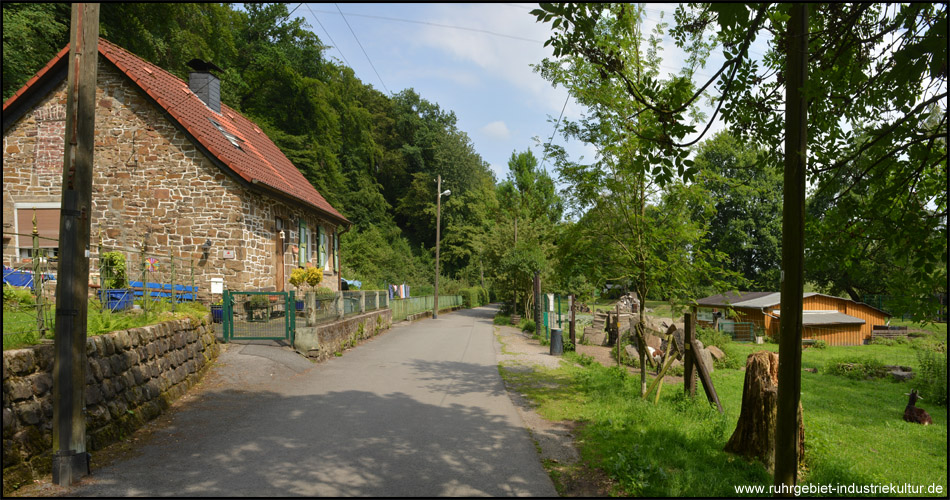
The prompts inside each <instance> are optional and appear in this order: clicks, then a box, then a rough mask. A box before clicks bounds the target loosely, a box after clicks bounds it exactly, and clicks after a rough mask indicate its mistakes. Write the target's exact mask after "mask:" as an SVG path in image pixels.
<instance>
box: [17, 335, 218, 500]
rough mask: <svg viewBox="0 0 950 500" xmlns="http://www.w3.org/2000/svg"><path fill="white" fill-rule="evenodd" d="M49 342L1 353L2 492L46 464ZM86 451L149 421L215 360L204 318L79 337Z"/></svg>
mask: <svg viewBox="0 0 950 500" xmlns="http://www.w3.org/2000/svg"><path fill="white" fill-rule="evenodd" d="M53 355H54V354H53V345H52V344H46V345H40V346H34V347H32V348H27V349H16V350H10V351H4V352H3V493H4V495H6V494H7V493H8V492H9V491H12V490H13V489H15V488H17V487H18V486H20V485H22V484H25V483H27V482H29V481H31V480H32V479H33V478H34V477H38V476H40V475H44V474H48V473H49V472H50V471H51V465H52V452H53V450H52V437H53V436H52V419H53V401H52V399H53V392H52V386H53V378H52V370H53ZM86 355H87V359H88V364H87V366H86V387H85V405H86V413H85V415H86V448H87V449H88V450H90V451H94V450H98V449H101V448H103V447H105V446H106V445H109V444H111V443H113V442H116V441H118V440H120V439H122V438H123V437H124V436H127V435H129V434H131V432H132V431H134V430H135V429H137V428H139V427H141V426H142V425H144V424H145V423H146V422H148V421H149V420H151V419H153V418H155V417H156V416H158V415H159V414H161V412H162V411H163V410H165V409H166V408H168V406H169V405H170V404H171V403H172V402H173V401H175V400H176V399H177V398H179V397H180V396H181V395H183V394H184V393H185V392H186V391H187V390H188V389H189V388H191V387H192V386H193V385H194V384H195V383H196V382H197V381H198V380H200V378H201V377H202V376H203V375H204V373H205V372H206V371H207V368H208V367H210V366H211V363H210V362H211V361H213V360H214V359H215V358H216V357H217V355H218V344H217V343H216V341H215V338H214V330H213V329H212V327H211V326H210V321H209V320H208V318H206V319H205V320H203V321H201V322H200V324H193V323H192V320H191V319H182V320H174V321H168V322H165V323H161V324H158V325H152V326H147V327H142V328H133V329H130V330H126V331H120V332H115V333H110V334H106V335H99V336H95V337H90V338H88V339H87V340H86Z"/></svg>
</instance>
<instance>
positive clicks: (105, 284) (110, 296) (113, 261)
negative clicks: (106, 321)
mask: <svg viewBox="0 0 950 500" xmlns="http://www.w3.org/2000/svg"><path fill="white" fill-rule="evenodd" d="M99 269H100V273H101V276H102V288H101V289H100V290H99V300H100V302H101V303H102V306H103V308H108V309H109V310H110V311H124V310H126V309H128V308H130V307H132V298H133V296H134V293H133V291H132V290H131V289H129V288H128V286H129V282H128V278H127V277H126V267H125V254H123V253H122V252H103V253H102V255H100V256H99Z"/></svg>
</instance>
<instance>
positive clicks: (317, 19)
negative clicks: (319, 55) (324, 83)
mask: <svg viewBox="0 0 950 500" xmlns="http://www.w3.org/2000/svg"><path fill="white" fill-rule="evenodd" d="M305 5H306V6H307V10H309V11H310V15H311V16H313V18H314V19H316V21H317V24H319V25H320V29H322V30H323V32H324V33H326V34H327V38H329V39H330V43H332V44H333V46H334V47H335V48H336V51H337V52H339V53H340V57H342V58H343V62H345V63H346V65H347V66H349V67H351V68H352V67H353V65H352V64H350V61H347V60H346V56H345V55H343V51H342V50H341V49H340V46H339V45H337V43H336V42H335V41H333V37H332V36H330V32H329V31H327V29H326V28H324V27H323V23H321V22H320V18H319V17H317V15H316V14H314V13H313V10H311V9H310V4H305Z"/></svg>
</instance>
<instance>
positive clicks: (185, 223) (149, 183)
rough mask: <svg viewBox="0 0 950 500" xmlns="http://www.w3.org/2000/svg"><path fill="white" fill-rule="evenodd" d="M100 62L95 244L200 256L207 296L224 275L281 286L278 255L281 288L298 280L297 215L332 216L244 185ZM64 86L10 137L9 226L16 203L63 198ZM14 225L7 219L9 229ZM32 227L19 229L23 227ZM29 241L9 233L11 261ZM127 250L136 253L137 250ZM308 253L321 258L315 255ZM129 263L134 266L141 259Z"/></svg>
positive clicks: (310, 220) (6, 175)
mask: <svg viewBox="0 0 950 500" xmlns="http://www.w3.org/2000/svg"><path fill="white" fill-rule="evenodd" d="M99 61H100V62H99V70H98V80H97V86H96V103H97V106H96V126H95V127H96V132H95V137H96V139H95V141H96V142H95V168H94V172H93V207H92V214H91V215H92V233H91V243H92V247H93V249H95V248H96V246H97V244H98V243H99V238H100V237H101V243H102V245H103V246H104V247H107V248H106V249H109V248H108V247H121V248H129V249H139V248H141V246H142V243H143V241H144V242H145V243H146V244H147V249H148V252H149V253H150V254H158V255H162V256H166V255H169V254H170V253H173V254H174V255H175V256H176V258H178V257H182V258H187V259H194V261H195V269H194V272H195V284H196V285H197V286H198V287H199V290H200V292H199V297H200V298H201V299H202V300H208V299H210V295H209V291H210V290H209V289H210V280H211V278H223V279H224V283H225V285H226V286H227V287H229V288H231V289H234V290H274V289H275V288H276V287H277V286H278V284H277V283H276V277H277V268H276V266H277V265H281V264H282V265H283V266H284V286H283V289H285V290H289V289H291V288H290V285H289V282H288V281H287V280H288V279H289V277H290V271H291V270H292V269H293V268H295V267H296V266H297V263H298V262H297V259H296V258H295V255H294V254H293V249H294V245H297V244H298V241H299V240H298V239H297V238H298V237H299V236H298V235H297V227H298V225H299V221H300V220H303V221H305V222H306V224H307V226H308V227H310V228H311V229H313V230H314V234H316V228H317V226H318V224H319V225H322V226H323V227H324V230H325V231H326V233H327V234H331V235H332V234H333V232H334V231H335V230H336V227H335V226H334V224H332V223H330V222H328V221H326V220H322V219H319V218H318V217H317V216H316V214H315V212H313V211H311V210H305V209H304V208H302V207H301V206H300V205H296V204H289V203H284V202H283V201H280V200H277V199H274V198H271V197H269V196H265V195H263V194H262V193H260V192H257V191H256V190H253V191H252V190H251V189H249V188H245V187H244V186H243V185H241V184H239V183H238V182H237V181H236V180H235V179H234V178H232V177H231V176H230V175H228V174H225V173H224V172H223V171H222V170H221V169H220V168H218V167H217V166H216V165H214V164H213V163H212V162H211V161H210V160H209V159H208V158H207V157H205V156H204V154H203V153H201V152H200V151H199V149H198V148H197V147H196V145H195V143H194V142H192V140H191V139H189V137H188V135H187V134H186V133H185V132H184V131H183V130H181V129H179V128H178V127H176V126H175V125H173V124H172V123H171V122H170V121H169V120H168V119H167V118H166V117H165V115H164V113H163V112H162V111H161V110H160V109H159V108H158V107H157V106H155V105H154V104H152V103H151V102H150V101H149V99H148V98H147V96H146V95H145V94H144V93H143V92H141V91H140V90H139V89H138V88H137V87H136V86H134V85H133V84H131V83H130V82H129V80H128V79H127V77H125V76H124V75H123V74H122V73H121V72H119V71H118V70H117V69H115V67H113V66H112V65H111V63H109V62H108V61H106V60H105V59H104V58H102V57H101V56H100V59H99ZM65 87H66V83H65V81H64V82H62V83H61V84H60V85H58V86H57V87H56V88H55V89H54V90H53V91H52V92H51V93H50V94H49V95H48V96H46V97H45V98H43V99H41V100H40V101H39V103H38V104H37V105H36V107H34V108H33V109H32V110H31V111H29V112H27V113H26V114H24V116H23V117H22V118H20V119H19V120H18V121H17V123H16V124H14V125H13V126H12V127H11V128H10V129H9V130H8V131H7V132H6V133H5V134H4V136H3V213H4V224H5V226H6V225H8V224H10V225H15V221H14V220H13V215H12V214H13V213H14V209H15V204H21V206H23V205H24V204H29V203H38V202H46V203H49V202H59V201H60V198H61V189H60V186H61V183H62V162H63V133H64V125H65V105H66V90H65ZM222 119H223V118H222ZM276 217H281V218H282V219H283V220H284V225H285V234H286V236H287V238H286V239H285V243H286V244H285V246H286V249H284V251H283V258H282V259H278V257H276V256H275V255H276V252H275V250H276V245H277V243H276V240H277V230H276V227H275V225H276V223H275V218H276ZM13 229H14V228H13V227H4V231H11V232H12V231H13ZM31 230H32V228H16V232H18V233H29V232H30V231H31ZM291 238H293V239H291ZM207 240H210V241H211V245H212V246H211V251H210V252H209V254H208V256H207V257H205V256H204V254H203V253H202V251H201V249H200V247H201V245H202V244H204V243H205V241H207ZM29 246H30V243H29V241H18V237H12V238H6V237H5V238H4V240H3V263H4V265H6V266H9V265H11V263H12V262H14V261H15V260H16V259H17V248H18V247H29ZM330 248H332V245H330ZM225 250H233V251H234V258H233V259H225V258H224V251H225ZM129 258H132V259H133V260H132V261H131V262H132V263H137V262H138V256H137V255H135V254H134V253H133V255H130V256H127V259H129ZM280 260H282V261H283V262H282V263H281V262H279V261H280ZM311 262H312V263H313V264H316V262H317V259H316V257H314V258H313V259H312V260H311ZM180 264H182V266H183V267H179V268H178V271H177V272H178V276H179V280H181V279H182V278H181V276H187V275H189V274H190V272H191V270H190V265H188V264H187V263H180ZM130 268H131V269H137V267H136V265H132V266H130ZM330 269H331V270H330V271H325V272H324V280H323V283H322V285H323V286H327V287H329V288H331V289H332V290H337V289H338V285H337V281H338V280H337V278H338V274H337V273H335V272H333V271H332V266H331V268H330ZM168 271H169V269H168V266H167V265H166V266H165V267H164V268H160V270H159V271H158V272H157V273H156V274H153V278H154V279H152V281H159V280H162V279H167V277H165V276H163V275H162V273H166V272H168Z"/></svg>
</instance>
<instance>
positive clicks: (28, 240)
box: [13, 202, 60, 259]
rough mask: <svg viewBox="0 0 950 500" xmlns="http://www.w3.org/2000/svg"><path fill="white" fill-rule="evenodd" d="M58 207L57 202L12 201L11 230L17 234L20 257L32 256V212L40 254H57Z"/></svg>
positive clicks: (52, 255)
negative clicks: (12, 226)
mask: <svg viewBox="0 0 950 500" xmlns="http://www.w3.org/2000/svg"><path fill="white" fill-rule="evenodd" d="M34 209H36V210H35V211H34ZM59 209H60V204H59V202H37V203H30V202H22V203H14V205H13V210H14V212H16V213H15V216H14V224H15V227H14V229H13V231H14V232H15V233H16V234H17V235H16V246H17V253H18V255H19V257H20V258H21V259H29V258H33V237H32V234H33V216H34V214H35V216H36V229H37V232H38V234H39V236H40V238H39V239H38V242H39V247H40V254H41V256H45V257H56V256H57V255H58V254H59V241H58V240H59ZM50 238H51V239H50Z"/></svg>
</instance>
